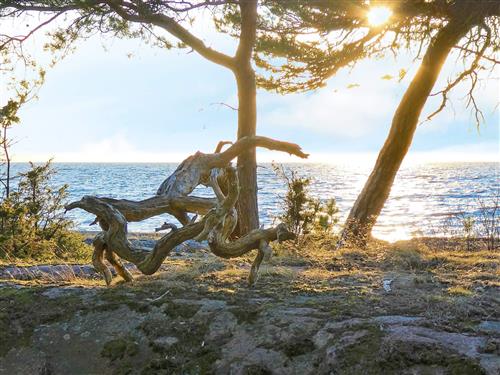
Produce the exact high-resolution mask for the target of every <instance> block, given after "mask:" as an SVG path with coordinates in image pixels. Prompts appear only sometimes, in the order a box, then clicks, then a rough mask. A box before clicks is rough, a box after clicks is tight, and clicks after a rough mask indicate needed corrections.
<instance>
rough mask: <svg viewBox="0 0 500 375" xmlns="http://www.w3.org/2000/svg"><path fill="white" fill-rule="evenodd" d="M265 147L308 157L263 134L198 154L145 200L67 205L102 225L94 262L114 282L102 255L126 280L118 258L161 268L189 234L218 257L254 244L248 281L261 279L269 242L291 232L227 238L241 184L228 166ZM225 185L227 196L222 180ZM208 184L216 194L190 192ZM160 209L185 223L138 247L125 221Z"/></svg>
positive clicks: (147, 270) (86, 200)
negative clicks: (151, 244) (130, 238)
mask: <svg viewBox="0 0 500 375" xmlns="http://www.w3.org/2000/svg"><path fill="white" fill-rule="evenodd" d="M259 146H260V147H265V148H268V149H271V150H278V151H284V152H288V153H290V154H293V155H296V156H298V157H301V158H306V157H307V156H308V155H307V154H304V153H303V152H302V150H301V148H300V147H299V146H298V145H296V144H293V143H287V142H281V141H277V140H274V139H270V138H265V137H257V136H255V137H244V138H241V139H240V140H238V141H237V142H236V143H234V144H233V145H232V146H231V147H229V148H228V149H227V150H225V151H224V152H220V151H221V147H220V146H218V147H217V149H216V152H215V153H213V154H204V153H201V152H197V153H196V154H194V155H192V156H190V157H188V158H187V159H186V160H184V161H183V162H182V163H181V164H180V165H179V167H178V168H177V169H176V170H175V171H174V173H172V175H170V176H169V177H168V178H167V179H166V180H165V181H164V182H163V183H162V184H161V186H160V188H159V189H158V192H157V196H155V197H152V198H149V199H146V200H143V201H130V200H119V199H111V198H97V197H92V196H85V197H83V198H82V199H80V200H79V201H76V202H72V203H70V204H68V205H67V206H66V209H67V210H72V209H75V208H80V209H83V210H86V211H87V212H90V213H92V214H94V215H96V222H98V223H99V225H100V226H101V228H102V230H103V231H102V233H99V234H98V235H97V236H96V238H95V239H94V242H93V245H94V255H93V264H94V267H95V268H96V269H97V270H98V271H99V272H101V273H102V274H103V277H104V279H105V281H106V283H107V284H109V283H111V281H112V279H111V272H110V271H109V269H108V268H107V266H106V265H105V264H104V257H105V258H106V259H107V260H108V261H109V262H110V264H111V265H112V266H113V267H114V268H115V269H116V271H117V273H118V275H120V276H122V277H123V278H124V279H125V280H126V281H130V280H131V279H132V276H131V275H130V273H129V272H128V271H127V270H126V269H125V268H124V267H123V265H122V263H121V262H120V259H119V258H122V259H125V260H127V261H128V262H131V263H134V264H135V265H136V266H137V268H138V269H139V270H140V271H141V272H142V273H144V274H148V275H149V274H152V273H154V272H156V271H157V270H158V268H159V267H160V266H161V264H162V262H163V261H164V259H165V258H166V257H167V256H168V255H169V253H170V251H171V250H172V249H173V248H174V247H176V246H178V245H180V244H181V243H183V242H184V241H187V240H189V239H194V240H197V241H202V240H204V239H208V243H209V247H210V249H211V250H212V252H213V253H214V254H216V255H218V256H221V257H225V258H232V257H237V256H241V255H243V254H245V253H247V252H249V251H251V250H253V249H257V250H258V251H259V252H258V255H257V257H256V259H255V262H254V264H253V265H252V269H251V272H250V277H249V282H250V284H253V283H254V282H255V281H256V278H257V272H258V269H259V266H260V263H261V262H262V260H263V259H265V257H266V256H269V255H270V248H269V242H271V241H274V240H279V241H283V240H287V239H290V238H291V237H292V235H291V233H290V232H288V230H287V229H286V228H285V227H284V226H283V225H278V226H277V227H275V228H270V229H255V230H253V231H251V232H250V233H248V234H247V235H245V236H243V237H240V238H239V239H238V240H236V241H234V242H230V241H229V238H230V235H231V234H232V232H233V230H234V228H235V225H236V217H237V216H236V213H235V211H236V210H235V205H236V203H237V202H238V198H239V192H240V184H239V181H238V175H237V172H236V170H235V169H234V168H233V167H232V166H230V162H231V160H233V159H234V158H236V157H238V156H239V155H241V154H242V153H244V152H246V151H248V150H249V149H255V147H259ZM220 181H221V182H223V183H224V184H225V189H224V191H226V194H227V195H224V193H223V192H222V190H223V189H221V188H220V186H219V183H220ZM200 184H204V185H207V186H210V187H212V189H213V190H214V193H215V196H216V198H214V199H210V198H200V197H192V196H188V194H190V193H192V192H193V190H194V189H195V188H196V186H198V185H200ZM187 212H197V213H199V214H204V216H203V217H202V218H201V219H199V220H198V221H196V217H195V218H194V219H193V218H190V217H188V215H187ZM162 213H170V214H173V215H175V216H176V217H180V218H182V219H184V221H185V222H182V221H181V223H182V224H183V227H181V228H177V227H176V226H175V225H172V224H167V223H165V224H164V225H163V226H162V228H160V229H167V228H168V229H170V232H169V233H167V234H166V235H165V236H163V237H162V238H161V239H159V240H158V241H157V242H156V244H155V246H154V247H153V248H152V249H147V248H142V247H137V246H134V245H133V244H132V243H131V242H130V241H128V239H127V223H128V222H130V221H140V220H144V219H146V218H149V217H152V216H156V215H159V214H162Z"/></svg>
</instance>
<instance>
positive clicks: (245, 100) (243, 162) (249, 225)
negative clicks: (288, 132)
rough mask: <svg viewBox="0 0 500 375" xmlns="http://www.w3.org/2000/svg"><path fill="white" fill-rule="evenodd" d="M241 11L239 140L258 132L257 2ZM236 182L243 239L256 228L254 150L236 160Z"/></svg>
mask: <svg viewBox="0 0 500 375" xmlns="http://www.w3.org/2000/svg"><path fill="white" fill-rule="evenodd" d="M240 9H241V35H240V44H239V46H238V51H237V53H236V59H237V64H236V68H235V70H234V74H235V77H236V82H237V87H238V139H241V138H243V137H247V136H254V135H256V128H257V98H256V97H257V86H256V82H255V71H254V69H253V67H252V53H253V48H254V45H255V37H256V27H257V1H256V0H247V1H242V2H240ZM238 179H239V181H240V196H239V200H238V204H237V210H238V218H239V221H238V228H237V233H238V234H239V235H240V236H243V235H245V234H247V233H249V232H250V231H251V230H253V229H257V228H258V227H259V210H258V203H257V161H256V156H255V148H252V149H250V150H248V151H246V152H245V153H243V154H242V155H240V156H239V157H238Z"/></svg>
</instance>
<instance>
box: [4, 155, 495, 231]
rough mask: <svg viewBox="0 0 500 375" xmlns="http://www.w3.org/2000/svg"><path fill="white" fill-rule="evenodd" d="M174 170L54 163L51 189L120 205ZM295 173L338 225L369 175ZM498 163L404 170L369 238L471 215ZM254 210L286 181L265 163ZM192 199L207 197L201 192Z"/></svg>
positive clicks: (145, 193) (491, 191) (361, 171)
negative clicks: (330, 202)
mask: <svg viewBox="0 0 500 375" xmlns="http://www.w3.org/2000/svg"><path fill="white" fill-rule="evenodd" d="M176 166H177V164H170V163H165V164H100V163H59V164H57V163H56V164H54V167H55V169H56V170H57V174H56V175H55V177H54V179H53V183H54V185H57V186H59V185H62V184H68V185H69V196H70V200H77V199H80V198H81V197H82V196H84V195H98V196H108V197H114V198H126V199H136V200H140V199H145V198H148V197H150V196H152V195H153V194H155V192H156V190H157V188H158V186H159V185H160V184H161V182H162V181H163V180H164V179H165V177H167V176H168V175H169V174H170V173H172V172H173V170H174V169H175V168H176ZM287 167H288V168H293V169H294V170H296V171H297V172H298V174H299V175H301V176H304V177H310V178H311V179H312V183H311V186H310V191H311V193H312V195H313V196H316V197H319V198H320V199H328V198H335V199H336V200H337V205H338V207H339V209H340V217H341V219H343V218H345V217H346V216H347V214H348V213H349V209H350V208H351V207H352V205H353V203H354V201H355V199H356V197H357V195H358V194H359V192H360V191H361V189H362V187H363V184H364V182H365V181H366V178H367V177H368V175H369V173H370V167H369V166H360V165H356V166H355V165H331V164H289V165H285V168H287ZM27 168H28V166H27V164H20V163H16V164H14V168H13V169H14V172H19V171H22V170H26V169H27ZM499 177H500V164H499V163H465V164H464V163H460V164H458V163H456V164H453V163H451V164H450V163H447V164H444V163H442V164H438V163H435V164H422V165H411V166H406V167H403V168H402V169H401V170H400V171H399V173H398V176H397V178H396V181H395V183H394V185H393V188H392V191H391V195H390V197H389V200H388V201H387V203H386V205H385V207H384V210H383V211H382V213H381V216H380V217H379V220H378V222H377V225H376V226H375V228H374V235H375V236H376V237H379V238H383V239H387V240H397V239H403V238H408V237H410V236H411V235H413V234H415V233H416V232H418V231H422V232H423V233H424V234H430V230H431V228H436V227H438V226H439V225H440V223H442V221H443V219H444V218H445V217H446V216H447V215H448V214H449V213H451V212H457V211H461V210H467V211H471V212H473V211H474V207H475V206H477V198H478V197H480V198H483V199H488V197H493V196H495V195H496V194H498V192H499V191H500V179H499ZM258 185H259V193H258V194H259V211H260V217H261V220H262V223H263V224H265V225H269V224H271V223H272V221H273V218H275V217H276V216H277V215H278V214H279V212H280V209H281V198H280V197H282V196H283V195H284V193H285V191H286V187H285V183H284V182H283V181H282V180H280V179H279V178H277V177H276V175H275V173H274V171H273V168H272V166H271V165H269V164H263V165H260V166H259V168H258ZM195 194H197V195H200V196H210V195H211V192H210V190H208V189H207V188H198V189H197V190H196V191H195ZM68 215H69V217H71V218H72V219H73V220H74V222H75V224H76V227H77V228H78V229H80V230H92V229H95V227H89V226H88V225H89V224H90V223H91V222H92V221H93V216H91V215H89V214H87V213H86V212H84V211H81V210H74V211H71V212H69V213H68ZM167 216H168V215H163V217H162V216H159V217H154V218H150V219H148V220H145V221H143V222H140V223H130V225H129V231H131V232H132V231H134V232H151V231H153V230H154V228H155V227H157V226H159V225H160V224H161V223H163V222H164V221H166V220H170V221H172V219H171V218H167Z"/></svg>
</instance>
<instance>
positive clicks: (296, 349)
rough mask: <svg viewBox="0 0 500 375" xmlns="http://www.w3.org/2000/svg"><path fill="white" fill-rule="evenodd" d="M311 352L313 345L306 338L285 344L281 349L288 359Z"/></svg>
mask: <svg viewBox="0 0 500 375" xmlns="http://www.w3.org/2000/svg"><path fill="white" fill-rule="evenodd" d="M313 350H314V343H313V342H312V341H311V340H310V339H308V338H304V339H302V340H297V341H293V342H290V343H287V344H286V345H284V347H283V352H284V353H285V354H286V355H287V356H288V357H289V358H293V357H297V356H299V355H303V354H307V353H310V352H312V351H313Z"/></svg>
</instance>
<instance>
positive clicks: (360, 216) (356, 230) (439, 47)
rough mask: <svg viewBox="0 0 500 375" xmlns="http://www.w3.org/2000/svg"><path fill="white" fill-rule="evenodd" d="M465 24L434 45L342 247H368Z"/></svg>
mask: <svg viewBox="0 0 500 375" xmlns="http://www.w3.org/2000/svg"><path fill="white" fill-rule="evenodd" d="M469 28H470V23H468V22H466V21H465V20H458V19H454V20H451V21H450V22H449V23H448V24H447V25H446V26H445V27H443V29H441V30H440V31H439V32H438V33H437V35H436V36H435V37H434V38H433V40H432V41H431V43H430V45H429V47H428V49H427V52H426V54H425V56H424V58H423V61H422V64H421V65H420V67H419V69H418V71H417V74H416V75H415V77H414V78H413V80H412V82H411V83H410V86H409V87H408V89H407V90H406V93H405V94H404V96H403V98H402V100H401V102H400V104H399V106H398V108H397V110H396V113H395V115H394V117H393V120H392V125H391V129H390V132H389V136H388V137H387V139H386V141H385V143H384V146H383V147H382V150H381V151H380V153H379V155H378V158H377V162H376V164H375V167H374V168H373V171H372V173H371V174H370V177H369V178H368V180H367V182H366V183H365V186H364V188H363V190H362V191H361V193H360V195H359V196H358V198H357V200H356V202H355V203H354V206H353V208H352V210H351V212H350V213H349V217H348V218H347V221H346V224H345V227H344V233H343V235H342V243H348V244H351V245H357V246H365V245H366V241H367V240H368V238H369V236H370V234H371V230H372V227H373V225H374V224H375V222H376V220H377V218H378V216H379V214H380V211H381V210H382V208H383V207H384V204H385V201H386V200H387V198H388V197H389V194H390V191H391V187H392V184H393V182H394V178H395V177H396V174H397V172H398V170H399V167H400V165H401V163H402V161H403V159H404V157H405V155H406V154H407V152H408V149H409V148H410V145H411V142H412V139H413V135H414V133H415V130H416V128H417V124H418V120H419V117H420V113H421V111H422V109H423V107H424V105H425V102H426V101H427V98H428V96H429V94H430V92H431V90H432V88H433V86H434V84H435V82H436V80H437V78H438V76H439V73H440V71H441V68H442V66H443V64H444V62H445V60H446V58H447V56H448V54H449V53H450V51H451V49H452V48H453V46H454V45H455V44H457V43H458V41H459V40H460V39H461V38H462V37H463V36H464V35H465V33H466V32H467V31H468V30H469Z"/></svg>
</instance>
